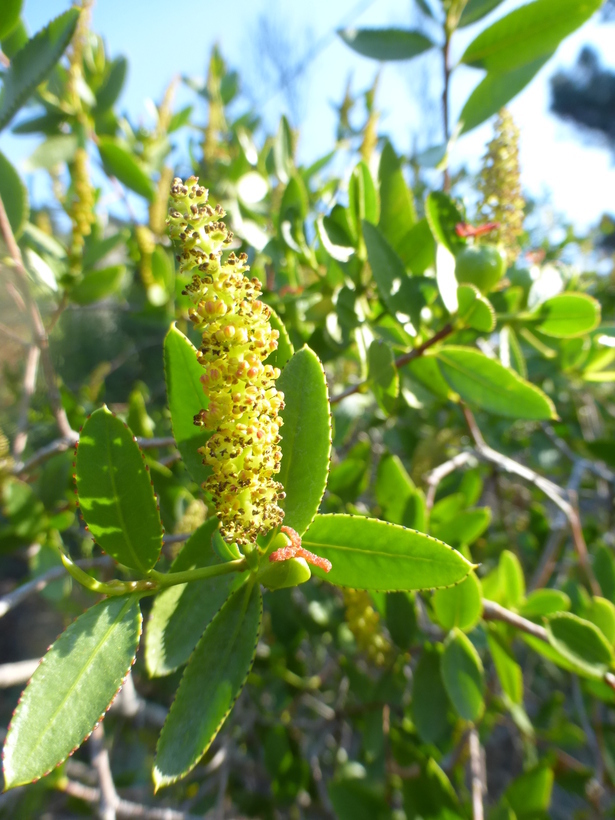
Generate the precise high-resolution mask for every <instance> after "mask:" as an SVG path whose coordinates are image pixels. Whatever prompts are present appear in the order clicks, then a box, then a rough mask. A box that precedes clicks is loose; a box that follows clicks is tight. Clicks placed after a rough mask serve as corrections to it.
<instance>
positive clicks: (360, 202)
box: [348, 160, 380, 236]
mask: <svg viewBox="0 0 615 820" xmlns="http://www.w3.org/2000/svg"><path fill="white" fill-rule="evenodd" d="M348 214H349V216H350V220H351V223H352V227H353V229H354V233H355V234H356V235H357V236H359V235H360V233H361V222H363V221H365V222H369V223H370V224H371V225H376V224H377V222H378V217H379V215H380V201H379V199H378V192H377V190H376V186H375V185H374V180H373V179H372V175H371V173H370V170H369V168H368V166H367V163H365V162H363V160H361V162H359V163H358V164H357V165H356V167H355V168H354V170H353V172H352V175H351V177H350V181H349V183H348Z"/></svg>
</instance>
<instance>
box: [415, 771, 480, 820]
mask: <svg viewBox="0 0 615 820" xmlns="http://www.w3.org/2000/svg"><path fill="white" fill-rule="evenodd" d="M403 790H404V810H405V814H406V817H407V818H408V820H462V818H463V817H465V814H464V813H463V812H462V811H461V809H460V807H459V801H458V799H457V795H456V794H455V789H454V788H453V785H452V783H451V781H450V780H449V779H448V777H447V776H446V774H445V773H444V772H443V771H442V769H441V768H440V767H439V766H438V764H437V763H436V761H435V760H434V759H433V757H430V758H429V759H428V760H427V762H426V763H424V764H423V765H422V766H421V773H420V776H419V777H412V778H407V779H405V780H404V783H403Z"/></svg>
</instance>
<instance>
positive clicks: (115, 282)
mask: <svg viewBox="0 0 615 820" xmlns="http://www.w3.org/2000/svg"><path fill="white" fill-rule="evenodd" d="M125 273H126V268H125V267H124V265H111V267H109V268H101V269H100V270H91V271H85V272H84V274H83V277H82V278H81V279H80V280H79V281H78V282H77V283H76V284H75V285H73V286H72V287H71V289H70V298H71V301H73V302H75V303H76V304H78V305H89V304H92V303H93V302H99V301H100V300H101V299H106V298H107V297H108V296H111V295H113V294H114V293H116V292H117V291H118V290H119V289H120V286H121V284H122V280H123V279H124V275H125Z"/></svg>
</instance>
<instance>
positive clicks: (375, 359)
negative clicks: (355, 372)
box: [367, 339, 399, 415]
mask: <svg viewBox="0 0 615 820" xmlns="http://www.w3.org/2000/svg"><path fill="white" fill-rule="evenodd" d="M367 369H368V378H369V381H370V382H371V387H372V390H373V392H374V396H375V397H376V401H377V402H378V404H379V405H380V408H381V409H382V411H383V412H384V413H386V414H387V415H388V414H389V413H392V412H393V409H394V407H395V399H396V398H397V396H398V395H399V374H398V373H397V368H396V367H395V357H394V356H393V351H392V350H391V348H390V347H389V346H388V344H386V342H383V341H382V340H381V339H374V341H373V342H372V343H371V345H370V346H369V350H368V351H367Z"/></svg>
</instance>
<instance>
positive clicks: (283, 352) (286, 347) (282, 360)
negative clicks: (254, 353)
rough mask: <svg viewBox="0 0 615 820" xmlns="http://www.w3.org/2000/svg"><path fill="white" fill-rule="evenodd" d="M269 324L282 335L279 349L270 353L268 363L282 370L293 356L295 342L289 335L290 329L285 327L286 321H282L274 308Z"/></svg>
mask: <svg viewBox="0 0 615 820" xmlns="http://www.w3.org/2000/svg"><path fill="white" fill-rule="evenodd" d="M269 324H270V325H271V327H272V328H273V329H274V330H277V331H278V333H279V334H280V337H279V339H278V347H277V350H274V351H273V353H270V354H269V356H268V357H267V360H266V363H267V364H270V365H271V366H272V367H279V368H280V370H282V369H283V368H284V367H285V366H286V363H287V362H288V361H289V360H290V359H291V358H292V356H293V354H294V352H295V351H294V350H293V344H292V342H291V340H290V336H289V335H288V331H287V330H286V328H285V327H284V322H282V320H281V319H280V317H279V316H278V314H277V313H276V312H275V310H273V308H272V310H271V316H270V317H269Z"/></svg>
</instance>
